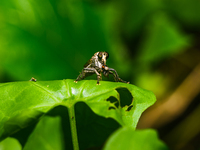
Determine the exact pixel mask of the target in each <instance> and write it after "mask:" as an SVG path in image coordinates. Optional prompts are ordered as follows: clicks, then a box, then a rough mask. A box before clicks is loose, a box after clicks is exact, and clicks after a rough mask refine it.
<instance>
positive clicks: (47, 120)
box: [24, 116, 64, 150]
mask: <svg viewBox="0 0 200 150" xmlns="http://www.w3.org/2000/svg"><path fill="white" fill-rule="evenodd" d="M35 149H37V150H51V149H52V150H53V149H55V150H63V149H64V143H63V135H62V129H61V119H60V117H49V116H45V117H43V118H42V119H41V120H40V122H39V123H38V124H37V126H36V128H35V129H34V131H33V132H32V134H31V135H30V137H29V139H28V141H27V143H26V145H25V147H24V150H35Z"/></svg>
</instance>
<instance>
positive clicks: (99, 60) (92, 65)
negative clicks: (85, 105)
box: [74, 52, 129, 85]
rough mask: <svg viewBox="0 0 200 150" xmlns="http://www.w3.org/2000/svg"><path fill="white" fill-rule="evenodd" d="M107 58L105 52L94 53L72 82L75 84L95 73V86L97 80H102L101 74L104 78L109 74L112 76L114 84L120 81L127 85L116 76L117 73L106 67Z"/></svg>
mask: <svg viewBox="0 0 200 150" xmlns="http://www.w3.org/2000/svg"><path fill="white" fill-rule="evenodd" d="M108 57H109V54H108V53H107V52H96V53H95V54H94V55H93V56H92V58H91V59H90V60H89V61H88V62H87V63H86V64H85V65H84V68H83V70H82V72H81V73H80V75H79V76H78V77H77V79H76V80H75V81H74V82H76V83H77V81H79V80H82V79H84V78H85V77H87V76H89V75H92V74H94V73H96V75H97V85H98V84H99V80H101V79H102V78H101V73H103V75H104V76H105V77H108V76H109V74H112V75H113V76H114V79H115V81H116V82H118V81H121V82H124V83H129V82H126V81H124V80H122V79H121V78H120V77H119V75H118V74H117V71H116V70H115V69H113V68H109V67H108V66H107V65H106V60H107V59H108Z"/></svg>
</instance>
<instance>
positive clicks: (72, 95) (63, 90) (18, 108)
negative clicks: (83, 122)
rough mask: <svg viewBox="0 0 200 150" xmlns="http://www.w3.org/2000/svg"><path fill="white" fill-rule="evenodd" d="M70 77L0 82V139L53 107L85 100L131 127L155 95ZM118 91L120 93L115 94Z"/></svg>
mask: <svg viewBox="0 0 200 150" xmlns="http://www.w3.org/2000/svg"><path fill="white" fill-rule="evenodd" d="M100 84H101V85H96V81H95V80H83V81H80V82H78V83H75V82H74V81H73V80H71V79H67V80H57V81H38V82H32V81H27V82H11V83H3V84H0V95H1V97H0V138H1V139H3V138H5V137H7V136H8V135H10V134H12V133H14V132H16V131H18V130H20V129H22V128H24V127H26V126H28V125H30V124H31V123H32V122H34V121H36V120H37V119H38V118H39V117H40V116H41V115H43V114H44V113H46V112H48V111H49V110H50V109H52V108H54V107H55V106H59V105H63V106H66V107H67V108H71V107H73V106H74V104H76V103H77V102H84V103H86V104H87V105H88V106H89V107H90V109H91V110H92V111H93V112H94V113H95V114H97V115H99V116H102V117H105V118H112V119H114V120H115V121H117V122H118V123H119V124H120V125H121V126H129V127H132V128H133V129H135V127H136V125H137V122H138V120H139V118H140V116H141V114H142V112H143V111H144V110H145V109H146V108H148V107H149V106H151V105H152V104H153V103H154V102H155V101H156V98H155V95H154V94H153V93H152V92H150V91H147V90H144V89H141V88H139V87H136V86H134V85H131V84H125V83H116V82H106V81H101V82H100ZM119 93H121V94H120V95H119Z"/></svg>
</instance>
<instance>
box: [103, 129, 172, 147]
mask: <svg viewBox="0 0 200 150" xmlns="http://www.w3.org/2000/svg"><path fill="white" fill-rule="evenodd" d="M111 149H113V150H122V149H126V150H133V149H134V150H167V149H168V148H167V147H166V145H165V144H164V143H163V142H162V141H161V140H159V139H158V136H157V133H156V131H154V130H151V129H147V130H135V131H134V130H133V129H131V128H127V127H124V128H121V129H119V130H117V131H116V132H115V133H114V134H113V135H111V136H110V138H109V140H108V142H107V143H106V145H105V148H104V150H111Z"/></svg>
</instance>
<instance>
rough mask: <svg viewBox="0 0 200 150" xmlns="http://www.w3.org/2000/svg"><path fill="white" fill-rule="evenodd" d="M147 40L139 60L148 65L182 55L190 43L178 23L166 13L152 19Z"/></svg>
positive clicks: (142, 47)
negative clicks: (174, 55)
mask: <svg viewBox="0 0 200 150" xmlns="http://www.w3.org/2000/svg"><path fill="white" fill-rule="evenodd" d="M145 38H146V39H145V41H144V42H143V44H142V45H141V48H140V49H141V52H140V56H139V57H138V59H139V61H140V62H141V63H143V64H148V65H149V63H151V62H157V61H160V60H162V59H164V58H167V57H169V56H171V55H173V54H176V53H180V52H181V51H183V50H184V49H185V48H186V47H188V46H189V43H190V42H189V41H190V39H189V37H188V36H186V35H184V34H183V33H182V32H181V30H180V28H179V26H178V25H177V24H176V22H175V21H173V20H172V19H170V17H169V16H167V15H166V14H165V13H158V14H155V15H154V16H153V17H152V21H151V22H150V23H149V24H148V26H147V36H146V37H145Z"/></svg>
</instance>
